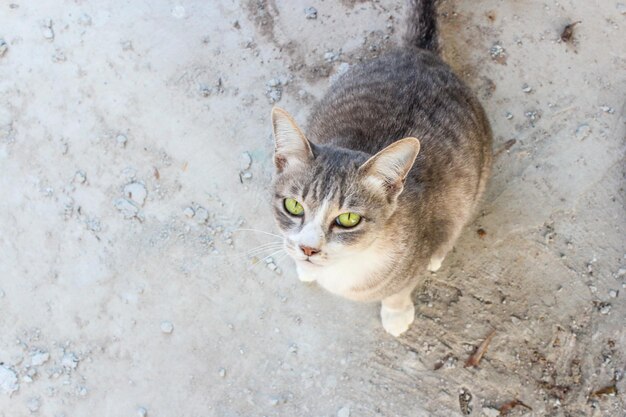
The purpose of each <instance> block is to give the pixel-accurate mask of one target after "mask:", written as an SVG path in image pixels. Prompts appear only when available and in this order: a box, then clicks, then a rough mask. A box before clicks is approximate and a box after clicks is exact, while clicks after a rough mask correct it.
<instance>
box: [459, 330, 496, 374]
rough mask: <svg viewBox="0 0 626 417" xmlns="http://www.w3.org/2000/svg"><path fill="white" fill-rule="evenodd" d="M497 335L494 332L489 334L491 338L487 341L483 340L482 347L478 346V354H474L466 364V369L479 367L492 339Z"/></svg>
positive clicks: (486, 339) (487, 338)
mask: <svg viewBox="0 0 626 417" xmlns="http://www.w3.org/2000/svg"><path fill="white" fill-rule="evenodd" d="M495 334H496V331H495V330H492V331H491V333H489V336H487V337H486V338H485V340H483V342H482V343H481V344H480V346H478V349H476V352H474V353H473V354H472V355H471V356H470V357H469V358H468V359H467V361H466V362H465V367H466V368H469V367H475V366H478V364H479V363H480V360H481V359H482V358H483V355H484V354H485V352H487V348H488V347H489V343H491V339H493V336H494V335H495Z"/></svg>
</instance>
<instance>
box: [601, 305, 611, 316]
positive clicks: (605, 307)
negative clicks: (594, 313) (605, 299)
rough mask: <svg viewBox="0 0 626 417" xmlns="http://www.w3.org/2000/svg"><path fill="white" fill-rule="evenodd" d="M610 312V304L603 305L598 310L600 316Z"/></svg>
mask: <svg viewBox="0 0 626 417" xmlns="http://www.w3.org/2000/svg"><path fill="white" fill-rule="evenodd" d="M610 312H611V304H605V305H603V306H602V307H601V308H600V314H604V315H606V314H609V313H610Z"/></svg>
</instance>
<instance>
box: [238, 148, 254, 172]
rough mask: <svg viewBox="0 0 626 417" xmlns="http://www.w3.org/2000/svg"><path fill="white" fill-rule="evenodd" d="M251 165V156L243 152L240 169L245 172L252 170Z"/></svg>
mask: <svg viewBox="0 0 626 417" xmlns="http://www.w3.org/2000/svg"><path fill="white" fill-rule="evenodd" d="M251 165H252V157H251V156H250V154H249V153H248V152H242V153H241V158H239V169H241V170H242V171H245V170H247V169H250V166H251Z"/></svg>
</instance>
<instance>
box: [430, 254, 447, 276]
mask: <svg viewBox="0 0 626 417" xmlns="http://www.w3.org/2000/svg"><path fill="white" fill-rule="evenodd" d="M445 257H446V256H445V255H443V256H441V255H433V256H431V257H430V262H428V270H429V271H430V272H437V271H439V268H441V263H442V262H443V260H444V259H445Z"/></svg>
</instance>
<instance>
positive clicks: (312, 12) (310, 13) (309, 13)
mask: <svg viewBox="0 0 626 417" xmlns="http://www.w3.org/2000/svg"><path fill="white" fill-rule="evenodd" d="M304 14H305V15H306V18H307V19H311V20H312V19H317V9H316V8H315V7H307V8H306V9H304Z"/></svg>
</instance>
